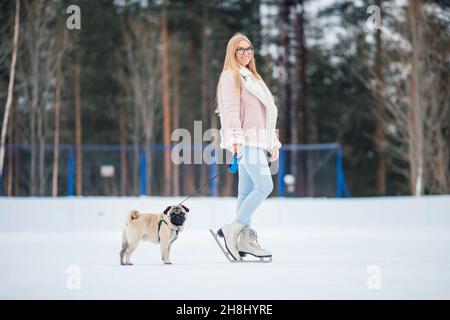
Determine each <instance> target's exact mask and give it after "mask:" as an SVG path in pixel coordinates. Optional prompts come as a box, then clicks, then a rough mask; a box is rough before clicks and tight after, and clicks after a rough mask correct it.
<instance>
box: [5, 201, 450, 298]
mask: <svg viewBox="0 0 450 320" xmlns="http://www.w3.org/2000/svg"><path fill="white" fill-rule="evenodd" d="M177 200H179V199H177V198H172V199H170V198H143V199H142V198H138V199H135V198H114V199H109V198H94V199H70V200H59V199H58V200H51V199H12V200H9V199H2V200H1V201H0V231H1V233H0V256H1V259H0V298H1V299H173V300H175V299H176V300H178V299H202V300H209V299H275V300H276V299H449V298H450V232H449V231H450V222H449V221H450V217H448V215H449V214H450V210H449V209H450V197H426V198H421V199H416V198H407V197H405V198H401V199H394V198H382V199H350V200H337V199H332V200H330V199H304V200H297V199H285V200H284V199H268V200H267V201H266V202H265V203H264V204H263V205H262V207H260V209H259V211H258V217H255V219H254V227H255V228H256V229H257V231H258V236H259V241H260V243H261V244H262V245H263V246H264V247H267V248H268V249H270V250H272V252H273V253H274V257H273V262H272V263H269V264H231V263H229V262H228V261H227V260H226V259H225V257H224V256H223V254H222V252H221V251H220V250H219V248H218V247H217V245H216V244H215V242H214V240H213V238H212V236H211V235H210V233H209V231H208V228H209V227H212V228H216V227H218V226H220V225H221V224H223V223H226V222H228V220H230V219H231V218H232V217H233V214H234V213H233V208H234V203H235V202H234V201H235V200H234V199H233V198H226V199H211V198H196V199H192V200H190V201H189V203H186V205H187V206H188V207H190V209H191V212H190V217H189V221H187V223H186V228H185V230H184V231H183V232H182V233H181V234H180V236H179V239H178V240H177V241H176V242H175V243H174V245H173V248H172V252H171V260H172V262H173V265H164V264H163V263H162V261H161V256H160V250H159V246H158V245H155V244H151V243H148V242H142V243H141V244H140V246H139V247H138V249H137V250H136V251H135V253H134V255H133V262H134V266H121V265H119V250H120V246H121V228H122V223H123V220H124V216H125V214H126V211H127V210H128V209H129V208H130V207H135V208H137V209H138V210H142V211H146V210H147V212H154V211H155V210H156V208H161V207H163V209H164V208H165V206H166V205H167V204H170V203H176V201H177Z"/></svg>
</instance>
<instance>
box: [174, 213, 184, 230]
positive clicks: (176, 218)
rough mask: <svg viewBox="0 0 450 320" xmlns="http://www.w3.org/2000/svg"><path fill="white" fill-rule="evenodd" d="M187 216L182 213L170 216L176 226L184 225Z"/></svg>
mask: <svg viewBox="0 0 450 320" xmlns="http://www.w3.org/2000/svg"><path fill="white" fill-rule="evenodd" d="M185 219H186V218H185V216H184V214H183V213H181V212H174V213H172V214H171V215H170V222H171V223H172V224H173V225H175V226H177V227H178V226H181V225H182V224H183V223H184V220H185Z"/></svg>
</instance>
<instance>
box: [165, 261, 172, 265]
mask: <svg viewBox="0 0 450 320" xmlns="http://www.w3.org/2000/svg"><path fill="white" fill-rule="evenodd" d="M164 264H172V262H170V261H164Z"/></svg>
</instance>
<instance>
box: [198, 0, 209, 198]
mask: <svg viewBox="0 0 450 320" xmlns="http://www.w3.org/2000/svg"><path fill="white" fill-rule="evenodd" d="M208 28H209V25H208V0H203V1H202V51H201V92H202V96H201V111H202V128H208V125H209V123H208V120H209V112H208V106H209V94H208V92H209V90H208V66H209V64H210V62H209V61H208V59H209V57H208V52H209V46H208ZM200 152H203V148H201V150H200ZM208 177H209V168H208V166H207V165H206V164H204V163H202V164H201V165H200V185H204V184H206V183H207V182H208ZM207 190H208V189H207V188H203V189H202V190H201V191H200V194H201V195H205V194H206V192H207Z"/></svg>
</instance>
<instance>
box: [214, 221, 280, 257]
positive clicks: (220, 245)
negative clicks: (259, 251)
mask: <svg viewBox="0 0 450 320" xmlns="http://www.w3.org/2000/svg"><path fill="white" fill-rule="evenodd" d="M219 230H220V231H221V229H219ZM209 231H210V232H211V235H212V236H213V238H214V240H216V243H217V245H218V246H219V248H220V250H222V253H223V254H224V256H225V257H226V258H227V259H228V261H230V262H231V263H270V262H272V257H257V258H259V260H243V259H242V258H241V257H240V259H239V260H234V259H233V258H232V257H231V254H230V253H229V252H228V251H227V250H225V248H224V247H223V245H222V244H221V243H220V241H219V239H218V237H220V235H219V231H218V232H217V233H215V232H214V231H212V230H211V229H209Z"/></svg>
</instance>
